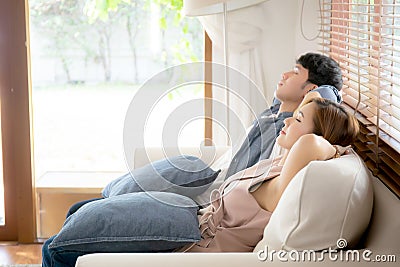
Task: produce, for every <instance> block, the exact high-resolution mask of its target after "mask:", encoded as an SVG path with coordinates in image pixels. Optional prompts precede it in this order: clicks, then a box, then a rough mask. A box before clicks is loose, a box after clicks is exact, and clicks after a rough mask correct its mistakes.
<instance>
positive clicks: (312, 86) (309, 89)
mask: <svg viewBox="0 0 400 267" xmlns="http://www.w3.org/2000/svg"><path fill="white" fill-rule="evenodd" d="M317 88H318V85H316V84H313V83H310V84H308V85H307V88H306V89H307V93H308V92H310V91H312V90H314V89H317Z"/></svg>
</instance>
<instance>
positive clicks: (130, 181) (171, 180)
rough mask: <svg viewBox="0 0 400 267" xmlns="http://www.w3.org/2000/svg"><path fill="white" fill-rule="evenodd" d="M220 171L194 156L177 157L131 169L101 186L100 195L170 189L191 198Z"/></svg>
mask: <svg viewBox="0 0 400 267" xmlns="http://www.w3.org/2000/svg"><path fill="white" fill-rule="evenodd" d="M219 172H220V170H219V171H214V170H212V169H211V168H209V167H208V166H207V165H206V164H205V163H204V162H203V161H202V160H201V159H199V158H197V157H194V156H176V157H171V158H167V159H162V160H158V161H155V162H152V163H150V164H147V165H145V166H143V167H141V168H138V169H134V170H132V172H129V173H127V174H125V175H123V176H121V177H119V178H117V179H115V180H113V181H112V182H110V183H109V184H108V185H107V186H106V187H105V188H104V189H103V192H102V194H103V197H111V196H116V195H122V194H127V193H133V192H143V191H159V192H172V193H177V194H180V195H184V196H188V197H190V198H193V197H195V196H197V195H199V194H201V193H203V192H204V191H205V190H206V189H207V188H208V187H209V186H210V185H211V184H212V182H214V180H215V179H216V178H217V176H218V174H219Z"/></svg>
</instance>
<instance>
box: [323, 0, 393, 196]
mask: <svg viewBox="0 0 400 267" xmlns="http://www.w3.org/2000/svg"><path fill="white" fill-rule="evenodd" d="M321 14H322V18H321V23H322V35H321V47H322V52H323V53H325V54H328V55H330V56H331V57H332V58H334V59H336V60H337V61H338V62H339V64H340V66H341V67H342V71H343V78H344V85H343V89H342V92H343V99H344V102H345V105H347V106H349V107H350V108H351V109H353V110H354V111H355V112H356V114H357V117H358V119H359V121H360V125H361V132H360V135H359V139H358V141H357V142H356V144H355V149H356V151H357V153H358V154H359V155H360V156H361V157H362V158H363V159H364V161H365V162H366V164H367V166H368V167H369V168H370V169H371V170H372V172H373V174H374V175H376V176H377V177H379V178H380V179H381V180H382V181H384V182H385V184H386V185H387V186H388V187H389V188H391V189H392V190H393V191H394V192H395V193H396V194H397V195H398V196H400V0H323V3H322V10H321Z"/></svg>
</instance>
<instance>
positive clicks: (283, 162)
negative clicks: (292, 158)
mask: <svg viewBox="0 0 400 267" xmlns="http://www.w3.org/2000/svg"><path fill="white" fill-rule="evenodd" d="M289 151H290V150H289V149H283V153H282V158H281V160H280V161H279V165H281V166H283V164H285V161H286V158H287V156H288V154H289Z"/></svg>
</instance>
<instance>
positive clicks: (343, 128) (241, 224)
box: [43, 93, 358, 266]
mask: <svg viewBox="0 0 400 267" xmlns="http://www.w3.org/2000/svg"><path fill="white" fill-rule="evenodd" d="M309 94H310V93H309ZM310 96H311V94H310ZM307 98H309V97H307ZM305 102H306V103H305V104H303V105H302V106H301V107H300V109H299V110H298V111H297V112H295V114H294V117H292V118H287V119H286V120H285V126H284V127H283V129H282V132H281V134H280V135H279V137H278V138H277V142H278V144H279V145H280V146H281V147H282V148H284V149H285V152H284V153H283V155H282V156H279V157H278V158H275V159H268V160H262V161H260V162H259V163H257V164H255V165H254V166H252V167H250V168H247V169H245V170H243V171H240V172H238V173H237V174H235V175H233V176H231V177H230V178H229V179H228V180H226V182H225V183H224V184H223V185H222V186H221V187H220V189H219V190H214V191H213V192H212V194H211V200H212V203H211V205H209V206H208V207H207V208H205V209H203V210H201V213H202V214H201V215H200V217H199V223H200V230H201V235H202V239H201V240H200V241H199V242H197V243H194V244H192V245H189V246H186V247H184V248H182V249H180V250H178V251H185V252H186V251H187V252H229V251H231V252H250V251H252V250H253V249H254V247H255V246H256V244H257V243H258V242H259V241H260V240H261V239H262V234H263V232H264V228H265V226H266V225H267V223H268V221H269V218H270V217H271V214H272V212H273V211H274V210H275V208H276V206H277V204H278V201H279V199H280V197H281V195H282V193H283V191H284V190H285V188H286V186H287V185H288V184H289V182H290V181H291V179H292V178H293V177H294V176H295V175H296V174H297V172H299V171H300V170H301V169H302V168H303V167H305V166H306V165H307V164H308V163H309V162H310V161H313V160H327V159H331V158H335V157H338V156H340V154H341V153H340V152H339V149H338V147H335V146H333V145H331V144H335V145H340V146H347V145H349V144H351V142H352V141H353V140H354V138H355V137H356V135H357V133H358V123H357V120H356V119H355V118H354V117H353V116H351V115H350V114H349V113H347V112H346V111H345V110H344V109H343V107H341V106H339V105H338V104H336V103H334V102H331V101H329V100H325V99H322V98H315V99H312V100H310V101H309V100H307V101H305ZM51 241H52V238H50V239H49V240H47V241H46V243H45V244H44V246H43V266H53V265H52V264H53V263H54V262H55V259H54V258H53V257H55V256H54V255H55V254H54V253H51V252H50V251H49V249H48V244H49V243H50V242H51ZM64 252H65V253H60V252H59V251H58V252H57V257H58V258H57V262H64V261H65V262H68V263H70V266H73V265H74V264H75V261H76V258H77V257H78V256H80V255H83V254H85V253H77V252H74V251H64ZM68 253H71V254H68ZM67 265H68V264H65V266H67ZM68 266H69V265H68Z"/></svg>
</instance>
